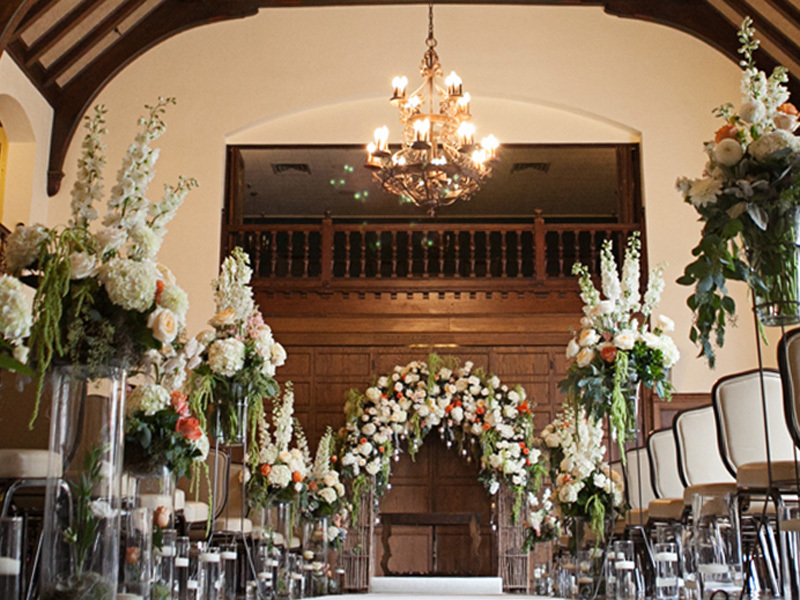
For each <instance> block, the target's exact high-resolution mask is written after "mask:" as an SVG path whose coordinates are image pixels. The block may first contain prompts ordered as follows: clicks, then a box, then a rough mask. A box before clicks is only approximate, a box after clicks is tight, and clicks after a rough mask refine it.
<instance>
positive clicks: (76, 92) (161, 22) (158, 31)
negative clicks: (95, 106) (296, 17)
mask: <svg viewBox="0 0 800 600" xmlns="http://www.w3.org/2000/svg"><path fill="white" fill-rule="evenodd" d="M259 5H260V3H259V2H258V1H256V0H227V1H219V0H217V1H209V0H196V1H188V0H166V1H165V2H164V3H162V4H161V5H159V6H158V7H157V8H156V9H155V10H153V12H151V13H150V14H149V15H147V17H146V18H144V19H143V20H141V21H140V22H139V23H137V24H136V26H135V27H134V28H133V29H131V30H130V31H128V32H126V33H125V35H124V36H123V37H121V38H120V39H119V41H117V42H116V43H114V44H113V45H112V46H111V47H109V48H108V49H107V50H106V51H105V52H103V53H102V54H101V55H100V56H98V58H97V59H96V60H94V61H93V62H92V63H90V65H89V67H88V68H87V69H86V70H85V71H84V72H82V73H80V74H78V75H77V76H76V77H74V78H73V79H72V80H71V81H70V82H69V83H67V84H66V85H65V86H64V87H63V88H61V89H58V88H57V87H56V85H55V84H53V85H52V86H51V89H47V90H45V95H46V96H48V98H52V104H53V106H54V108H55V115H54V117H53V129H52V135H51V140H50V164H49V169H48V172H47V193H48V194H49V195H50V196H53V195H55V194H57V193H58V190H59V189H60V187H61V180H62V179H63V178H64V171H63V167H64V159H65V157H66V153H67V148H68V147H69V143H70V141H71V140H72V136H73V135H74V133H75V130H76V129H77V127H78V124H79V123H80V119H81V117H82V115H83V114H84V113H85V112H86V110H87V109H88V108H89V106H90V104H91V103H92V101H93V100H94V99H95V98H96V97H97V95H98V94H99V93H100V91H101V90H102V89H103V87H104V86H105V85H106V84H107V83H108V82H109V81H110V80H111V79H112V78H113V77H114V76H115V75H116V74H117V73H119V72H120V71H121V70H122V69H123V68H125V66H127V65H128V64H130V63H131V62H132V61H133V60H135V59H136V58H137V57H138V56H140V55H142V54H143V53H144V52H146V51H147V50H149V49H150V48H152V47H154V46H156V45H157V44H159V43H160V42H163V41H164V40H166V39H168V38H170V37H172V36H173V35H176V34H178V33H181V32H182V31H186V30H187V29H191V28H193V27H197V26H199V25H206V24H209V23H215V22H219V21H225V20H229V19H240V18H243V17H248V16H251V15H254V14H256V13H257V12H258V8H259Z"/></svg>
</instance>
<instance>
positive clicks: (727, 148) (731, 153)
mask: <svg viewBox="0 0 800 600" xmlns="http://www.w3.org/2000/svg"><path fill="white" fill-rule="evenodd" d="M743 156H744V149H742V145H741V144H740V143H739V141H738V140H734V139H732V138H725V139H724V140H721V141H720V142H719V143H718V144H717V145H716V147H715V148H714V160H716V161H717V162H718V163H719V164H721V165H725V166H726V167H732V166H733V165H735V164H736V163H738V162H739V161H740V160H742V157H743Z"/></svg>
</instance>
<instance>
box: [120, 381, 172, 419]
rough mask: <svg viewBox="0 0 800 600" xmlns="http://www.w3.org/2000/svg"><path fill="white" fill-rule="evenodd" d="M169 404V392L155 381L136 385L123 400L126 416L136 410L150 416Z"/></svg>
mask: <svg viewBox="0 0 800 600" xmlns="http://www.w3.org/2000/svg"><path fill="white" fill-rule="evenodd" d="M169 405H170V396H169V392H168V391H167V390H166V389H164V388H163V387H162V386H160V385H158V384H156V383H145V384H142V385H140V386H137V387H136V388H135V389H134V390H133V391H132V392H131V393H130V394H128V397H127V399H126V401H125V413H126V414H127V415H128V416H131V415H133V414H134V413H135V412H137V411H142V412H144V414H145V415H147V416H148V417H152V416H153V415H154V414H156V413H157V412H158V411H160V410H164V409H165V408H167V407H168V406H169Z"/></svg>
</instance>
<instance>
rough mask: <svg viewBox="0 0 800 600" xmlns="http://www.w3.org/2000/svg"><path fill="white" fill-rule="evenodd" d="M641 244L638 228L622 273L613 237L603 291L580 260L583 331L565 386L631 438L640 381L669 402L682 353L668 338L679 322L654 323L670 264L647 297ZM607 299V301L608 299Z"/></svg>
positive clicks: (621, 436) (657, 273) (605, 256)
mask: <svg viewBox="0 0 800 600" xmlns="http://www.w3.org/2000/svg"><path fill="white" fill-rule="evenodd" d="M640 252H641V241H640V239H639V235H638V233H634V234H632V235H631V236H630V237H629V238H628V245H627V248H626V250H625V259H624V262H623V264H622V273H621V275H620V274H619V273H618V272H617V263H616V260H615V259H614V253H613V246H612V242H611V240H606V241H605V243H604V244H603V248H602V251H601V255H600V269H601V279H602V296H601V292H600V290H598V289H597V288H596V287H595V285H594V283H593V282H592V278H591V275H590V274H589V270H588V269H587V268H586V267H585V266H584V265H582V264H580V263H576V264H575V265H574V267H573V273H574V274H576V275H578V277H579V284H580V289H581V299H582V300H583V302H584V307H583V313H584V316H583V318H582V319H581V330H580V332H578V333H577V334H576V335H575V336H574V337H573V338H572V339H571V340H570V341H569V344H568V345H567V351H566V355H567V358H568V359H572V360H573V362H572V363H571V364H570V366H569V368H568V369H567V377H566V378H565V379H564V380H563V381H561V383H560V387H561V389H562V390H563V391H565V392H566V393H567V395H568V397H569V401H570V402H571V403H573V404H579V405H581V406H584V407H585V408H586V412H587V413H588V414H589V415H590V416H591V417H592V418H593V419H600V418H602V417H604V416H606V415H608V416H609V420H610V424H611V427H612V433H613V434H615V435H616V436H617V439H618V440H619V441H620V443H622V442H624V441H625V440H626V439H627V438H628V436H629V432H630V431H631V430H632V429H634V426H635V418H636V414H635V412H636V411H635V408H636V397H637V393H638V386H639V384H643V385H644V386H645V387H648V388H651V389H653V391H654V392H655V393H656V394H657V395H658V396H659V397H662V398H666V399H669V398H670V396H671V392H672V385H671V384H670V382H669V379H668V377H669V370H670V368H672V366H673V365H674V364H675V363H676V362H677V361H678V358H679V356H680V354H679V352H678V349H677V346H676V345H675V342H674V341H673V340H672V338H671V337H670V336H669V335H667V333H668V332H670V331H673V330H674V328H675V324H674V323H673V322H672V320H671V319H669V318H668V317H665V316H663V315H660V316H658V317H657V318H656V319H655V320H654V321H653V323H652V328H651V326H650V325H649V324H648V319H650V318H651V316H652V315H653V313H654V311H655V309H656V308H657V306H658V303H659V301H660V298H661V292H662V290H663V289H664V280H663V277H662V272H663V266H658V267H656V268H655V269H653V270H652V271H651V272H650V277H649V280H648V282H647V290H646V292H645V294H644V297H642V296H641V294H640V291H639V286H640V264H639V262H640ZM603 296H604V298H603Z"/></svg>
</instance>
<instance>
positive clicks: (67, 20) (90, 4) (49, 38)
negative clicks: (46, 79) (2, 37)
mask: <svg viewBox="0 0 800 600" xmlns="http://www.w3.org/2000/svg"><path fill="white" fill-rule="evenodd" d="M103 2H104V0H84V1H83V2H81V3H80V4H78V5H77V6H75V8H73V9H72V10H71V11H69V13H67V14H66V15H65V16H64V17H63V18H62V19H61V20H59V21H58V23H56V24H55V25H54V26H53V27H51V28H50V29H48V30H47V32H46V33H45V34H44V35H43V36H42V37H40V38H39V39H38V40H36V41H35V42H34V43H33V44H31V46H30V47H29V48H28V52H27V53H26V56H25V66H26V67H30V66H31V65H32V64H34V63H35V62H38V61H39V59H40V58H41V57H42V56H43V55H44V54H45V53H47V51H48V50H50V49H51V48H53V46H55V45H56V44H57V43H58V42H60V41H61V40H62V39H64V36H65V35H67V34H68V33H69V32H71V31H73V30H74V29H75V28H76V27H78V26H79V25H80V24H81V23H83V22H84V21H85V20H86V19H87V18H89V16H90V15H91V14H92V13H93V12H94V11H95V10H97V9H98V8H99V7H100V6H101V5H102V4H103Z"/></svg>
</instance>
